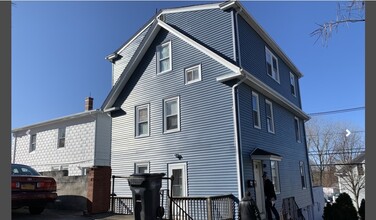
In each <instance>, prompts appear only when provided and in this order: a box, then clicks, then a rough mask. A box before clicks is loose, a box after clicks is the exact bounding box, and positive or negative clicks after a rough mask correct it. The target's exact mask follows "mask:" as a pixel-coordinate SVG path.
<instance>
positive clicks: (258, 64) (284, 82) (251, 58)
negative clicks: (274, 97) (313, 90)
mask: <svg viewBox="0 0 376 220" xmlns="http://www.w3.org/2000/svg"><path fill="white" fill-rule="evenodd" d="M238 23H239V25H238V27H239V41H240V54H241V55H240V57H241V65H242V67H243V68H244V69H246V70H247V71H248V72H250V73H251V74H253V75H254V76H255V77H257V78H258V79H260V80H261V81H263V82H264V83H266V84H267V85H268V86H270V87H271V88H273V89H274V90H276V91H277V92H279V93H280V94H281V95H283V96H284V97H285V98H287V99H288V100H290V101H291V102H292V103H294V104H295V105H297V106H298V107H300V108H301V104H300V98H299V96H300V91H299V89H297V96H296V97H295V96H293V95H292V94H291V89H290V71H291V70H290V68H289V67H288V66H287V65H286V63H285V62H283V60H282V59H280V58H279V57H278V56H277V54H276V53H275V52H274V51H273V50H272V49H271V48H270V47H268V49H269V50H270V51H271V52H272V53H273V54H274V55H275V56H276V57H277V58H278V67H279V78H280V79H279V81H280V83H278V82H277V81H275V80H274V79H273V78H272V77H270V76H269V75H268V74H267V73H266V59H265V46H266V43H265V41H264V40H263V39H262V38H261V37H260V35H258V34H257V32H256V31H255V30H253V29H252V27H251V26H249V24H248V23H247V22H246V21H245V20H244V19H243V18H241V17H240V16H238ZM295 78H296V79H297V77H295Z"/></svg>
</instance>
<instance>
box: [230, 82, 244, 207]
mask: <svg viewBox="0 0 376 220" xmlns="http://www.w3.org/2000/svg"><path fill="white" fill-rule="evenodd" d="M245 80H246V77H243V78H242V79H241V80H240V81H239V82H237V83H236V84H235V85H233V86H232V110H233V119H234V134H235V148H236V169H237V171H238V172H237V176H238V195H239V200H240V199H241V198H243V195H244V193H243V190H244V181H243V169H242V168H243V167H242V166H243V163H242V162H243V159H242V157H243V155H242V150H241V144H240V138H239V136H240V132H239V129H240V128H239V124H240V123H238V121H239V116H238V103H239V102H238V95H237V93H236V90H237V87H238V86H239V85H240V84H242V83H243V82H244V81H245Z"/></svg>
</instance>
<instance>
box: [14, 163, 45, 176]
mask: <svg viewBox="0 0 376 220" xmlns="http://www.w3.org/2000/svg"><path fill="white" fill-rule="evenodd" d="M11 171H12V175H29V176H30V175H32V176H40V174H39V173H38V172H37V171H36V170H34V169H33V168H31V167H29V166H26V165H21V164H12V170H11Z"/></svg>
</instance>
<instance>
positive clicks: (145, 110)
mask: <svg viewBox="0 0 376 220" xmlns="http://www.w3.org/2000/svg"><path fill="white" fill-rule="evenodd" d="M144 136H149V104H146V105H140V106H137V107H136V137H144Z"/></svg>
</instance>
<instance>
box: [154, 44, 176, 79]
mask: <svg viewBox="0 0 376 220" xmlns="http://www.w3.org/2000/svg"><path fill="white" fill-rule="evenodd" d="M171 69H172V56H171V41H169V42H166V43H163V44H161V45H159V46H158V47H157V74H160V73H165V72H168V71H170V70H171Z"/></svg>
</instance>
